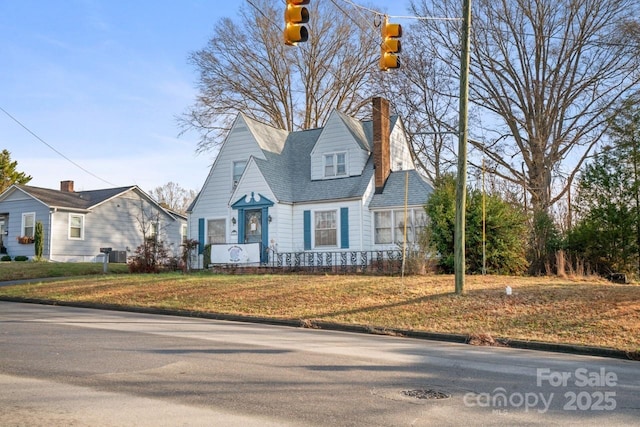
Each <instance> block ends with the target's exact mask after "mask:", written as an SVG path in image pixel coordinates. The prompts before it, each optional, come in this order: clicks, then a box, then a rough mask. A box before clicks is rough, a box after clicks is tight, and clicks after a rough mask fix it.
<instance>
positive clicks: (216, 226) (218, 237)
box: [207, 219, 227, 244]
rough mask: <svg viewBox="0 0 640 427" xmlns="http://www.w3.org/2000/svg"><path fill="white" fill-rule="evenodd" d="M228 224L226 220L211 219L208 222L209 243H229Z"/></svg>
mask: <svg viewBox="0 0 640 427" xmlns="http://www.w3.org/2000/svg"><path fill="white" fill-rule="evenodd" d="M226 225H227V222H226V221H225V220H224V219H210V220H209V221H207V243H210V244H218V243H227V242H226V240H227V238H226V235H227V232H226V231H227V226H226Z"/></svg>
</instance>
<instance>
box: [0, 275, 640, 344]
mask: <svg viewBox="0 0 640 427" xmlns="http://www.w3.org/2000/svg"><path fill="white" fill-rule="evenodd" d="M10 264H19V263H10ZM26 264H27V265H28V266H34V267H37V268H38V269H40V268H42V270H41V271H42V274H43V276H44V275H48V276H51V275H54V276H73V275H74V274H80V275H82V276H79V277H66V278H64V279H61V280H57V281H53V282H40V283H37V282H35V283H31V284H22V285H17V286H3V287H0V297H2V296H5V297H13V298H15V297H19V298H36V299H45V300H54V301H64V302H83V303H86V302H90V303H104V304H115V305H121V306H130V307H131V306H133V307H146V308H161V309H176V310H187V311H198V312H204V313H221V314H232V315H248V316H262V317H270V318H274V319H287V320H296V321H300V322H301V325H302V324H308V325H309V324H313V322H314V321H327V322H338V323H343V324H351V325H361V326H367V327H370V328H376V329H380V330H384V329H391V330H409V331H425V332H442V333H454V334H463V335H467V336H471V337H484V338H487V337H490V338H495V339H498V338H507V339H520V340H530V341H531V340H532V341H543V342H549V343H566V344H579V345H590V346H599V347H606V348H614V349H618V350H623V351H626V352H629V353H637V354H638V355H640V286H638V285H619V284H613V283H610V282H607V281H604V280H602V279H598V278H586V279H585V278H557V277H511V276H467V278H466V284H465V293H464V295H455V294H454V292H453V291H454V278H453V276H449V275H429V276H408V277H405V278H399V277H378V276H359V275H358V276H356V275H335V276H334V275H294V274H286V275H285V274H282V275H226V274H212V273H209V272H199V273H193V274H190V275H185V274H181V273H163V274H144V275H141V274H117V275H116V274H107V275H104V274H102V264H93V265H87V264H82V265H77V266H76V265H72V264H59V265H58V267H56V268H55V269H54V265H53V264H52V265H51V266H50V267H51V268H52V270H48V269H46V268H44V267H41V266H40V265H39V264H44V265H45V266H46V265H48V264H46V263H26ZM62 266H66V267H67V269H68V270H66V271H64V268H62ZM93 266H95V268H93ZM115 266H116V264H110V265H109V269H110V272H115V271H118V272H121V273H124V272H125V270H120V269H119V268H114V267H115ZM7 267H9V268H7ZM14 268H15V267H14V266H13V265H10V266H7V265H5V264H4V263H2V264H0V274H1V275H2V276H1V277H9V276H11V278H24V277H28V276H29V274H28V273H26V272H24V273H18V272H17V271H15V270H13V269H14ZM23 268H24V267H23ZM96 268H97V269H96ZM125 269H126V266H125ZM45 273H47V274H45ZM49 273H56V274H49ZM30 274H31V277H34V276H33V275H34V274H35V273H33V272H31V273H30ZM5 280H6V279H5ZM506 286H510V287H511V288H512V289H513V294H512V295H511V296H507V295H506V294H505V287H506ZM485 341H486V340H485Z"/></svg>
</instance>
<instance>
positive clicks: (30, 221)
mask: <svg viewBox="0 0 640 427" xmlns="http://www.w3.org/2000/svg"><path fill="white" fill-rule="evenodd" d="M35 227H36V213H35V212H29V213H23V214H22V235H23V236H25V237H33V235H34V232H35Z"/></svg>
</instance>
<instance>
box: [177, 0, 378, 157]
mask: <svg viewBox="0 0 640 427" xmlns="http://www.w3.org/2000/svg"><path fill="white" fill-rule="evenodd" d="M282 6H283V3H281V2H272V1H268V0H251V1H248V2H247V3H246V4H243V5H242V6H241V8H240V12H239V21H237V22H236V21H234V20H232V19H230V18H224V19H222V20H220V21H219V22H218V23H217V24H216V26H215V34H214V36H213V37H212V38H211V39H210V40H209V42H208V44H207V46H206V47H205V48H203V49H201V50H199V51H196V52H194V53H193V54H191V56H190V59H191V61H192V63H193V64H194V66H195V68H196V69H197V71H198V72H199V79H198V90H199V94H198V97H197V100H196V102H195V103H194V105H192V106H191V107H190V108H189V109H188V111H187V112H186V113H185V114H184V115H183V116H182V117H181V118H180V122H181V125H182V128H183V130H185V131H186V130H194V129H195V130H197V131H198V132H200V134H201V139H200V142H199V144H198V151H200V152H202V151H207V150H210V149H213V148H216V147H217V146H218V145H219V143H221V142H222V137H223V136H224V135H225V134H226V131H227V130H228V128H229V126H230V123H231V122H232V121H233V119H234V118H235V117H236V116H237V114H238V113H243V114H246V115H248V116H249V117H252V118H255V119H258V120H260V121H262V122H265V123H268V124H270V125H272V126H274V127H277V128H281V129H286V130H289V131H292V130H297V129H308V128H313V127H319V126H322V125H323V124H324V122H325V121H326V119H327V117H328V116H329V114H330V113H331V111H332V110H334V109H338V110H339V111H341V112H343V113H346V114H349V115H354V116H357V115H358V114H359V113H360V112H361V110H363V107H368V100H369V99H370V96H371V94H370V90H369V88H370V86H371V84H372V79H374V78H379V76H380V72H379V71H378V68H377V57H378V56H377V55H378V54H379V43H380V41H379V34H377V33H375V30H376V29H375V28H374V27H373V25H366V20H367V19H368V20H369V21H370V22H371V23H372V22H373V14H371V15H370V16H369V17H368V18H364V19H363V18H361V17H360V15H361V13H363V12H362V10H361V9H358V10H355V9H353V8H352V7H351V6H350V5H349V4H348V3H346V2H339V3H338V2H332V1H322V2H313V3H312V4H311V5H310V22H309V23H308V27H309V33H310V36H309V40H308V42H305V43H299V44H298V46H296V47H291V46H286V45H285V44H284V41H283V35H282V27H283V18H282V17H283V7H282ZM354 16H358V18H357V19H354V18H353V17H354ZM363 22H364V23H365V24H364V25H357V24H362V23H363Z"/></svg>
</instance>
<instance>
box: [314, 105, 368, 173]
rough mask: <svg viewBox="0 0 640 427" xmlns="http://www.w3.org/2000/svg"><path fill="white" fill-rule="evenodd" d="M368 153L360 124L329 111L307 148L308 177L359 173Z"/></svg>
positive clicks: (365, 138)
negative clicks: (311, 143) (317, 134)
mask: <svg viewBox="0 0 640 427" xmlns="http://www.w3.org/2000/svg"><path fill="white" fill-rule="evenodd" d="M369 154H370V151H369V144H368V142H367V137H366V135H365V132H364V129H363V127H362V123H361V122H360V121H358V120H356V119H353V118H350V117H347V116H345V115H344V114H342V113H340V112H338V111H333V112H332V113H331V115H330V116H329V119H328V120H327V123H326V124H325V126H324V128H323V129H322V132H321V133H320V136H319V137H318V140H317V142H316V144H315V146H314V147H313V150H312V151H311V179H312V180H314V181H315V180H323V179H336V178H346V177H349V176H356V175H361V174H362V170H363V169H364V165H365V164H366V163H367V159H368V158H369Z"/></svg>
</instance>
